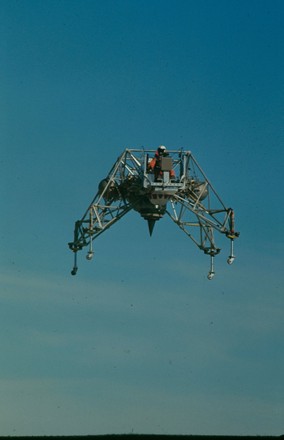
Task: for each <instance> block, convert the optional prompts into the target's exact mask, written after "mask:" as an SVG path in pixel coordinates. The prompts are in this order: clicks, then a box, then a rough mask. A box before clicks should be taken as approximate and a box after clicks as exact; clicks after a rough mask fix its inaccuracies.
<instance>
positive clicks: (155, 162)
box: [148, 145, 175, 180]
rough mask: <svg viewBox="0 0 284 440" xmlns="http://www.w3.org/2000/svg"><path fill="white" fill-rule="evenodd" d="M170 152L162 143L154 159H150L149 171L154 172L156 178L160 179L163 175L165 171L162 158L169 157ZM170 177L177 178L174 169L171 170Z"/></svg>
mask: <svg viewBox="0 0 284 440" xmlns="http://www.w3.org/2000/svg"><path fill="white" fill-rule="evenodd" d="M168 155H169V153H168V152H167V149H166V147H165V146H164V145H160V146H159V147H158V149H157V151H156V153H155V156H154V157H153V159H151V160H150V162H149V164H148V171H149V172H153V171H154V175H155V180H159V179H161V178H162V176H163V172H162V170H161V158H162V157H167V156H168ZM170 179H171V180H175V172H174V170H170Z"/></svg>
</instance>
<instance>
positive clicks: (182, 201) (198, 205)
mask: <svg viewBox="0 0 284 440" xmlns="http://www.w3.org/2000/svg"><path fill="white" fill-rule="evenodd" d="M130 210H134V211H136V212H137V213H139V214H140V215H141V216H142V217H143V218H144V219H145V220H146V221H147V223H148V228H149V233H150V235H152V232H153V229H154V226H155V224H156V222H157V221H159V220H160V219H161V218H162V217H163V216H164V215H168V216H169V217H170V218H171V219H172V221H173V222H174V223H175V224H176V225H177V226H178V227H179V228H180V229H181V230H182V231H183V232H184V233H185V234H186V235H187V237H189V238H190V239H191V240H192V241H193V242H194V243H195V244H196V246H197V247H198V248H199V249H200V250H202V251H203V252H204V253H205V254H206V255H208V256H209V258H210V269H209V273H208V275H207V277H208V279H210V280H211V279H212V278H213V277H214V275H215V270H214V258H215V256H216V255H217V254H219V253H220V250H221V249H220V248H219V247H218V246H217V245H216V243H215V235H216V234H215V233H217V232H218V233H220V234H223V235H224V236H225V237H226V238H227V239H228V240H229V243H230V253H229V257H228V259H227V262H228V264H232V263H233V261H234V259H235V255H234V240H235V239H236V238H237V237H238V236H239V233H238V232H236V231H235V220H234V211H233V209H232V208H227V207H226V206H225V204H224V203H223V201H222V199H221V198H220V196H219V195H218V193H217V192H216V190H215V189H214V188H213V186H212V184H211V182H210V181H209V180H208V178H207V177H206V175H205V173H204V172H203V170H202V169H201V167H200V166H199V164H198V163H197V161H196V159H195V158H194V157H193V155H192V153H191V151H185V150H184V149H178V150H173V149H169V150H167V149H166V148H165V147H164V146H163V145H161V146H160V147H158V149H157V150H151V149H149V150H148V149H144V148H140V149H125V150H124V151H123V153H122V154H121V155H120V156H119V157H118V159H117V160H116V162H115V163H114V165H113V167H112V168H111V170H110V172H109V173H108V175H107V176H106V177H105V178H104V179H103V180H102V181H101V182H100V183H99V185H98V191H97V194H96V195H95V197H94V199H93V200H92V202H91V203H90V205H89V207H88V208H87V210H86V212H85V214H84V215H83V217H82V218H81V219H80V220H77V221H76V222H75V230H74V238H73V241H72V242H70V243H68V245H69V248H70V249H71V251H72V252H73V253H74V267H73V269H72V271H71V274H72V275H76V273H77V270H78V267H77V252H78V251H80V250H82V249H83V248H85V247H87V249H88V250H87V255H86V258H87V260H91V259H92V258H93V255H94V250H93V241H94V240H95V239H96V238H97V237H98V236H99V235H101V234H102V233H103V232H104V231H106V230H107V229H108V228H110V227H111V226H112V225H113V224H114V223H116V222H117V221H118V220H120V219H121V218H122V217H123V216H124V215H126V214H127V213H128V212H129V211H130Z"/></svg>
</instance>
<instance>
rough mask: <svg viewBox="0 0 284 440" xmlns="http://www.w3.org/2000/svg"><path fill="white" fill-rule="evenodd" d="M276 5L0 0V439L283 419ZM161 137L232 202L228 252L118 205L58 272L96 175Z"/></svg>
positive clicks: (273, 427)
mask: <svg viewBox="0 0 284 440" xmlns="http://www.w3.org/2000/svg"><path fill="white" fill-rule="evenodd" d="M283 12H284V3H283V2H282V1H277V0H274V1H271V0H269V1H263V0H259V1H253V0H250V1H247V0H246V1H242V0H239V1H234V0H227V1H224V0H220V1H213V0H200V1H191V0H188V1H183V0H175V1H167V0H164V1H161V0H151V1H148V0H144V1H140V0H131V1H130V0H118V1H113V0H105V1H97V0H92V1H88V0H85V1H73V0H69V1H66V0H56V1H52V0H47V1H33V0H26V1H22V2H20V1H15V0H9V1H3V0H2V1H1V2H0V32H1V38H0V59H1V69H0V124H1V130H0V145H1V199H2V215H1V296H0V301H1V307H0V316H1V319H0V325H1V332H0V347H1V365H0V435H68V434H74V435H75V434H106V433H109V434H110V433H117V434H118V433H129V432H135V433H145V434H147V433H160V434H205V435H206V434H210V435H212V434H231V435H233V434H235V435H245V434H246V435H257V434H258V435H264V434H270V435H280V434H283V432H284V423H283V420H284V401H283V396H284V389H283V367H284V365H283V363H284V362H283V361H284V353H283V305H284V304H283V251H282V246H283V239H282V236H283V226H282V218H283V215H284V210H283V203H281V200H282V198H283V181H282V168H283V165H282V164H283V73H284V71H283V70H284V69H283V37H284V30H283ZM161 143H162V144H164V145H166V146H168V147H169V148H172V149H174V148H179V147H184V148H185V149H189V150H191V151H192V152H193V155H194V156H195V158H196V159H197V161H198V162H199V163H200V165H201V166H202V168H203V169H204V171H205V172H206V174H207V175H208V177H209V179H210V180H211V181H212V183H213V185H214V186H215V188H216V189H217V191H218V192H219V194H220V195H221V197H222V199H223V200H224V201H225V203H226V204H227V205H228V206H232V207H234V209H235V211H236V221H237V228H238V229H239V230H240V231H241V237H240V239H239V240H238V241H237V242H236V254H237V259H236V262H235V264H234V265H233V266H232V267H229V266H228V265H227V264H226V258H227V256H228V252H229V249H228V247H227V243H226V242H225V241H224V240H223V238H222V237H220V238H218V237H217V240H218V241H217V242H218V243H219V244H220V247H222V248H223V250H222V253H221V254H220V255H219V256H218V258H217V259H216V271H217V274H216V277H215V278H214V280H213V281H211V282H209V281H208V280H207V278H206V275H207V272H208V269H209V262H208V259H207V258H206V256H205V255H204V254H201V253H200V252H199V251H198V249H197V248H195V247H194V245H193V243H192V242H191V241H190V240H189V239H187V237H186V236H185V235H183V234H182V232H181V231H180V230H179V229H177V228H176V227H175V225H174V224H171V223H170V220H169V219H167V218H164V219H162V220H161V221H160V222H159V223H158V224H157V225H156V227H155V231H154V234H153V236H152V237H151V238H150V237H149V236H148V228H147V224H146V223H145V222H144V220H143V219H141V217H140V216H139V215H138V214H137V213H129V214H128V215H127V216H126V217H125V218H124V219H122V220H121V221H120V222H119V223H117V224H116V225H114V226H113V228H111V229H110V230H109V231H107V232H105V233H104V234H103V235H101V236H100V237H99V238H98V239H97V240H96V241H95V243H94V244H95V258H94V260H93V261H92V262H91V263H89V262H87V261H86V260H85V254H84V253H82V255H79V257H80V259H79V272H78V275H77V277H71V276H70V269H71V267H72V264H73V261H72V254H71V253H70V251H69V250H68V247H67V242H69V241H70V240H72V238H73V226H74V221H75V220H77V219H78V218H80V217H81V216H82V215H83V213H84V212H85V210H86V208H87V206H88V204H89V202H90V201H91V200H92V198H93V196H94V194H95V193H96V191H97V185H98V182H99V181H100V180H101V179H102V178H103V177H104V176H105V175H106V174H107V173H108V171H109V170H110V168H111V166H112V164H113V163H114V161H115V160H116V158H117V157H118V155H119V154H120V153H121V152H122V151H123V150H124V149H125V148H126V147H127V148H139V147H140V146H142V145H143V146H145V147H149V148H156V146H157V145H159V144H161ZM281 288H282V290H281Z"/></svg>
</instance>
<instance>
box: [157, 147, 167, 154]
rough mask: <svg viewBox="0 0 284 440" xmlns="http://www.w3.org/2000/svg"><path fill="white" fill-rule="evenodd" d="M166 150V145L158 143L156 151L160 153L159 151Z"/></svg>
mask: <svg viewBox="0 0 284 440" xmlns="http://www.w3.org/2000/svg"><path fill="white" fill-rule="evenodd" d="M165 151H166V147H165V146H164V145H160V146H159V147H158V152H159V153H160V154H161V153H164V152H165Z"/></svg>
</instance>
